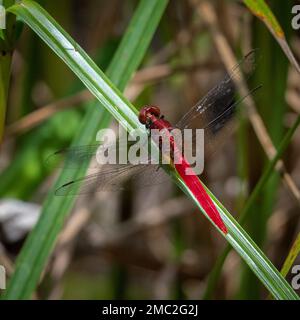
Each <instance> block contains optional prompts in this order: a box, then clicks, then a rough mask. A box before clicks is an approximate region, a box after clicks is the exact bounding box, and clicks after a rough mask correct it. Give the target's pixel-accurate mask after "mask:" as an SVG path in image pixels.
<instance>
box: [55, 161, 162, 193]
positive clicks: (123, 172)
mask: <svg viewBox="0 0 300 320" xmlns="http://www.w3.org/2000/svg"><path fill="white" fill-rule="evenodd" d="M135 180H139V186H141V187H147V186H152V185H155V184H159V183H163V182H165V181H167V180H168V176H167V174H166V173H165V172H164V170H163V169H161V168H160V167H159V166H158V165H151V164H145V165H131V164H124V165H117V164H114V165H103V166H102V169H101V171H99V172H96V173H93V174H90V175H88V176H86V177H82V178H79V179H76V180H73V181H69V182H67V183H65V184H64V185H62V186H61V187H59V188H58V189H57V190H56V191H55V194H56V195H58V196H67V195H74V194H89V193H93V192H99V191H119V190H123V189H124V183H125V182H127V181H135Z"/></svg>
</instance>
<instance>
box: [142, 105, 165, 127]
mask: <svg viewBox="0 0 300 320" xmlns="http://www.w3.org/2000/svg"><path fill="white" fill-rule="evenodd" d="M160 117H161V115H160V109H159V107H157V106H149V105H148V106H144V107H143V108H142V109H141V110H140V113H139V121H140V123H142V124H145V125H146V126H149V125H150V124H151V123H152V122H153V121H154V120H155V119H158V118H160Z"/></svg>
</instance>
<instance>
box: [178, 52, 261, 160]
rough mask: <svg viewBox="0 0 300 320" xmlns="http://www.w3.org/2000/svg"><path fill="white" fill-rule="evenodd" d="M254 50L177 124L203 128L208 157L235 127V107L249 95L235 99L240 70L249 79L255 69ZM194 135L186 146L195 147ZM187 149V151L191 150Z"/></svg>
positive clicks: (240, 75) (236, 108) (205, 149)
mask: <svg viewBox="0 0 300 320" xmlns="http://www.w3.org/2000/svg"><path fill="white" fill-rule="evenodd" d="M255 57H256V50H254V51H251V52H250V53H248V54H247V55H246V56H245V57H244V58H243V59H242V60H241V61H240V62H239V63H238V64H237V65H236V66H235V67H234V68H233V69H232V71H231V72H230V73H228V74H226V76H225V77H224V79H223V80H222V81H221V82H220V83H219V84H218V85H216V86H215V87H214V88H213V89H212V90H210V91H209V92H208V94H207V95H206V96H205V97H204V98H203V99H202V100H200V101H199V102H198V103H197V104H196V105H195V106H194V107H193V108H192V109H191V110H190V111H189V112H188V113H187V114H186V115H185V116H184V117H183V118H182V119H181V120H180V121H179V122H178V123H177V125H176V127H178V128H180V129H193V128H202V129H204V154H205V157H209V156H211V155H212V154H213V153H214V152H215V151H216V150H218V149H219V147H220V145H222V143H223V142H224V141H225V139H226V138H227V137H228V136H229V135H230V134H231V133H232V132H233V131H234V129H235V128H236V125H237V123H236V117H235V115H236V113H237V110H238V106H239V105H240V104H241V102H242V101H243V100H244V99H245V98H246V97H247V96H248V95H250V94H252V93H254V92H255V91H256V90H257V89H259V88H260V86H259V87H256V88H254V89H253V90H252V91H250V93H249V94H248V95H246V96H244V97H241V98H240V99H236V91H237V90H236V85H235V83H236V81H240V80H241V77H242V73H241V70H245V72H246V78H249V77H250V75H251V74H252V73H253V71H254V69H255ZM194 133H195V132H193V137H192V141H191V143H190V145H189V146H188V147H187V149H191V150H192V151H194V150H196V149H195V147H196V145H197V140H196V138H197V137H196V135H195V134H194ZM191 150H189V152H192V151H191Z"/></svg>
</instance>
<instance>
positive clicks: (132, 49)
mask: <svg viewBox="0 0 300 320" xmlns="http://www.w3.org/2000/svg"><path fill="white" fill-rule="evenodd" d="M166 4H167V1H161V0H156V1H151V2H149V1H147V0H144V1H141V3H140V5H139V7H138V8H137V10H136V13H135V14H134V16H133V18H132V21H131V23H130V25H129V27H128V30H127V32H126V34H125V36H124V37H123V39H122V42H121V44H120V46H119V48H118V50H117V52H116V54H115V55H114V58H113V60H112V62H111V64H110V66H109V68H108V71H107V74H108V75H109V76H110V78H111V80H112V81H113V82H114V83H115V85H117V86H118V87H119V88H120V89H121V90H123V89H124V88H125V85H126V83H127V82H128V81H129V79H130V78H131V76H132V74H133V72H134V71H135V70H136V68H137V67H138V65H139V64H140V62H141V59H142V57H143V55H144V53H145V51H146V49H147V47H148V45H149V42H150V40H151V37H152V36H153V34H154V32H155V30H156V28H157V25H158V22H159V19H160V17H161V15H162V13H163V11H164V9H165V7H166ZM24 5H28V7H24V6H23V5H22V7H21V6H16V7H15V8H14V9H13V10H16V11H15V13H16V14H18V10H21V11H22V12H23V14H24V15H25V16H24V17H23V18H24V20H26V19H29V20H30V19H32V18H31V15H32V14H33V12H35V13H37V12H39V15H38V17H39V18H41V22H42V23H52V29H48V30H47V28H46V29H44V28H43V29H42V30H40V32H39V34H40V35H41V36H42V38H43V39H44V38H45V39H47V41H50V43H48V44H49V45H50V47H51V48H53V49H55V50H57V51H58V52H59V53H60V54H62V56H63V58H64V59H69V57H68V56H69V55H70V54H74V55H77V53H76V52H78V51H76V52H75V53H74V52H73V51H71V52H70V50H68V49H69V48H67V49H65V45H66V43H65V42H66V41H67V42H68V41H71V42H72V43H74V42H73V40H70V37H69V36H68V35H66V34H65V32H64V31H63V30H62V29H61V28H60V27H59V26H58V25H57V24H56V23H55V21H53V19H52V18H51V17H49V15H48V14H47V13H46V12H45V11H44V10H42V9H41V8H40V7H39V6H37V5H36V4H34V3H32V2H28V1H26V2H24ZM33 8H34V10H33V12H32V11H31V12H29V11H30V9H33ZM41 15H42V16H41ZM49 19H50V21H49ZM45 20H47V21H45ZM31 22H32V23H33V24H34V23H35V22H38V20H36V17H35V18H34V19H32V20H31ZM28 24H29V22H28ZM53 24H54V25H53ZM48 26H49V25H48ZM36 28H38V26H37V25H36ZM57 30H60V33H59V34H60V35H61V34H63V37H64V36H66V39H68V40H66V41H61V42H60V40H62V39H61V37H58V38H55V39H52V40H53V43H52V42H51V36H52V34H55V33H56V32H55V31H57ZM42 32H46V33H47V36H46V35H45V36H43V35H42V34H41V33H42ZM75 47H76V50H80V51H81V52H82V49H79V47H78V46H77V45H75ZM84 56H86V54H84ZM70 60H71V61H69V63H70V64H72V65H73V67H74V66H75V67H76V63H74V60H73V59H70ZM87 61H89V62H91V60H90V59H89V58H88V60H87ZM91 63H92V65H93V68H91V69H92V70H91V74H92V75H94V73H95V72H94V71H93V70H94V69H96V68H97V67H96V66H94V64H93V62H91ZM89 69H90V67H89ZM97 71H98V70H97ZM78 72H79V71H78ZM84 75H86V73H85V72H84ZM101 75H102V73H101ZM80 78H81V77H80ZM85 79H86V77H85ZM131 113H132V111H130V114H131ZM110 119H111V117H110V114H109V113H107V112H106V111H105V110H104V109H102V110H101V109H99V103H97V104H96V105H95V104H92V105H91V106H90V108H89V110H88V112H87V115H86V117H85V118H84V119H83V121H82V127H81V128H79V130H78V132H79V133H78V136H77V137H75V139H74V141H73V144H74V145H81V144H89V143H91V142H92V141H93V139H94V137H95V135H96V132H97V131H98V130H99V129H101V128H102V127H103V128H105V127H107V125H108V124H109V122H110ZM85 171H86V168H85V167H84V166H82V167H81V168H80V170H78V171H76V172H73V173H72V174H70V173H69V171H67V170H66V169H65V168H64V169H63V170H62V173H61V175H60V177H59V178H58V180H57V182H56V184H55V186H57V187H58V186H60V185H61V184H63V183H65V182H66V181H69V180H70V179H76V177H80V176H82V175H84V174H85ZM74 200H75V199H74V197H67V198H63V197H55V196H54V195H53V194H49V196H48V197H47V199H46V201H45V203H44V206H43V210H42V214H41V218H40V219H39V222H38V224H37V225H36V227H35V228H34V230H33V231H32V233H31V234H30V236H29V237H28V239H27V241H26V243H25V245H24V247H23V249H22V251H21V253H20V255H19V257H18V259H17V263H16V272H15V273H14V275H13V277H12V279H11V281H10V284H9V286H8V290H7V293H6V298H7V299H25V298H29V297H30V296H31V294H32V292H33V290H34V288H35V287H36V285H37V282H38V279H39V277H40V274H41V272H42V270H43V268H44V266H45V264H46V261H47V258H48V256H49V254H50V253H51V249H52V248H53V245H54V242H55V239H56V238H57V235H58V233H59V231H60V230H61V228H62V225H63V223H64V220H65V218H66V216H67V215H68V213H69V212H70V210H71V208H72V206H73V203H74Z"/></svg>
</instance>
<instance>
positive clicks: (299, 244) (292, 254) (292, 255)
mask: <svg viewBox="0 0 300 320" xmlns="http://www.w3.org/2000/svg"><path fill="white" fill-rule="evenodd" d="M299 252H300V233H298V235H297V238H296V240H295V241H294V243H293V245H292V247H291V249H290V251H289V254H288V256H287V257H286V259H285V261H284V264H283V266H282V269H281V271H280V272H281V274H282V275H283V276H284V277H286V276H287V274H288V272H289V271H290V269H291V267H292V265H293V264H294V262H295V260H296V258H297V257H298V255H299Z"/></svg>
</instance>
